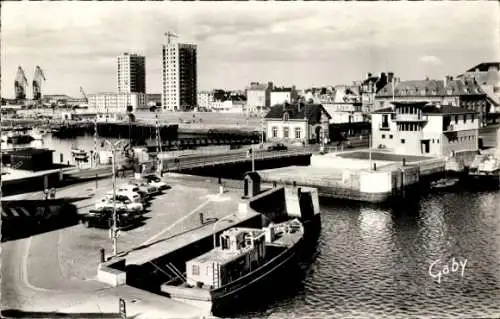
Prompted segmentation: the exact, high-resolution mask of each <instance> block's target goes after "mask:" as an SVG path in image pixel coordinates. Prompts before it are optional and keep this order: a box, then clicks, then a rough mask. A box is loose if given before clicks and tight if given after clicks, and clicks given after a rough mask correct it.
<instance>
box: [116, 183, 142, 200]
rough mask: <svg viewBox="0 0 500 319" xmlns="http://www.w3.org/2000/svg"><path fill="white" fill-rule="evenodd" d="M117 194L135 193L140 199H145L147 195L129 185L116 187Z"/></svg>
mask: <svg viewBox="0 0 500 319" xmlns="http://www.w3.org/2000/svg"><path fill="white" fill-rule="evenodd" d="M116 192H117V193H137V194H139V195H140V196H141V198H145V197H147V196H148V193H147V192H145V191H143V190H141V189H140V188H139V187H138V186H135V185H130V184H123V185H120V186H118V188H117V189H116Z"/></svg>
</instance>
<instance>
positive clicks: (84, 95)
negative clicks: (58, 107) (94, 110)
mask: <svg viewBox="0 0 500 319" xmlns="http://www.w3.org/2000/svg"><path fill="white" fill-rule="evenodd" d="M80 93H82V95H83V98H84V100H85V103H88V102H89V99H88V98H87V94H85V91H84V90H83V88H82V87H81V86H80Z"/></svg>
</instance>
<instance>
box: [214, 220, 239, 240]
mask: <svg viewBox="0 0 500 319" xmlns="http://www.w3.org/2000/svg"><path fill="white" fill-rule="evenodd" d="M231 216H234V217H236V215H235V214H229V215H226V216H224V217H222V218H221V219H219V220H217V221H216V222H215V223H214V225H213V227H212V232H213V241H214V248H215V247H217V236H216V235H217V233H216V232H215V226H217V224H218V223H219V222H221V221H223V220H226V219H228V218H229V217H231Z"/></svg>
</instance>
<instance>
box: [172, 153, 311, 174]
mask: <svg viewBox="0 0 500 319" xmlns="http://www.w3.org/2000/svg"><path fill="white" fill-rule="evenodd" d="M301 155H303V156H307V155H311V152H307V151H304V150H288V151H272V152H271V151H255V154H254V160H256V161H257V160H263V159H275V158H285V157H295V156H301ZM251 160H252V159H251V157H248V156H247V154H246V152H244V153H242V152H240V153H237V154H217V155H209V156H206V155H205V156H199V155H191V156H184V157H181V158H177V159H169V160H164V162H163V163H164V164H163V167H164V169H165V170H166V171H178V170H183V169H190V168H195V167H203V166H213V165H220V164H226V163H238V162H250V161H251Z"/></svg>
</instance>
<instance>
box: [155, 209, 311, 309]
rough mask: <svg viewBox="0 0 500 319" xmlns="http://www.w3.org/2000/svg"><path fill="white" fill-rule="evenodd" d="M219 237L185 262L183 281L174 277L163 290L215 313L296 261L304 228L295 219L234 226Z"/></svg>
mask: <svg viewBox="0 0 500 319" xmlns="http://www.w3.org/2000/svg"><path fill="white" fill-rule="evenodd" d="M219 238H220V246H218V247H215V248H214V249H212V250H211V251H209V252H207V253H205V254H203V255H201V256H198V257H196V258H194V259H192V260H189V261H187V262H186V277H185V280H184V282H180V280H179V279H175V280H172V281H170V282H167V283H165V284H163V285H162V286H161V291H162V292H164V293H166V294H168V295H169V296H170V297H171V298H173V299H179V300H182V301H185V302H189V303H195V304H196V305H198V306H201V307H202V308H205V309H207V310H209V311H210V312H212V313H213V311H214V309H216V308H218V307H221V306H224V305H228V303H229V302H230V301H233V300H235V299H237V298H238V297H239V296H240V295H241V294H243V293H244V292H246V291H248V290H250V289H251V288H256V287H255V286H257V284H259V283H262V282H269V281H268V279H270V277H272V276H274V275H276V274H277V273H280V272H282V270H283V269H284V268H285V267H287V266H289V265H291V264H294V262H293V261H294V260H296V257H297V256H298V251H299V248H300V247H301V244H302V242H303V238H304V228H303V226H302V223H301V222H300V221H299V220H298V219H293V220H289V221H286V222H283V223H279V224H270V225H269V226H268V227H265V228H263V229H254V228H231V229H229V230H226V231H224V232H223V233H222V234H221V235H220V237H219Z"/></svg>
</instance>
